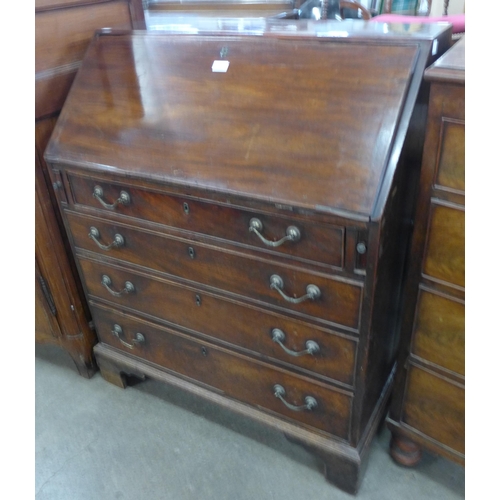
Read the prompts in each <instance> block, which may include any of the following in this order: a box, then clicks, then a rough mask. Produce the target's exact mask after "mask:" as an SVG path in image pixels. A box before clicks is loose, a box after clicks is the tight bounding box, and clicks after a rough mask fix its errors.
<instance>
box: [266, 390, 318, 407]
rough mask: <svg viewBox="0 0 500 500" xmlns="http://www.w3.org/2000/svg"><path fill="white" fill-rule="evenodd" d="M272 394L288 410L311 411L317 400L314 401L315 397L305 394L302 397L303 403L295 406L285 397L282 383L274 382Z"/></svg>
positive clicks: (316, 404)
mask: <svg viewBox="0 0 500 500" xmlns="http://www.w3.org/2000/svg"><path fill="white" fill-rule="evenodd" d="M273 391H274V395H275V397H277V398H278V399H279V400H280V401H281V402H282V403H283V404H284V405H285V406H286V407H287V408H288V409H289V410H293V411H304V410H307V411H312V410H314V408H316V407H317V406H318V402H317V401H316V398H313V397H312V396H306V397H305V398H304V403H305V404H303V405H301V406H295V405H292V404H291V403H289V402H288V401H287V400H286V399H285V395H286V391H285V388H284V387H283V386H282V385H279V384H276V385H275V386H274V387H273Z"/></svg>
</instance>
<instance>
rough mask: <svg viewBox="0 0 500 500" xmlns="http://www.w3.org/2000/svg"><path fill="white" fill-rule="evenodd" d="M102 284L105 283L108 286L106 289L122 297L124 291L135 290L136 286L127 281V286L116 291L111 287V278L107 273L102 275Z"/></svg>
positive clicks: (105, 286) (131, 291) (115, 295)
mask: <svg viewBox="0 0 500 500" xmlns="http://www.w3.org/2000/svg"><path fill="white" fill-rule="evenodd" d="M101 285H103V286H104V288H106V290H107V291H108V292H109V293H110V294H111V295H113V296H114V297H121V296H122V295H123V294H124V293H133V292H135V286H134V284H133V283H131V282H130V281H125V288H124V289H123V290H122V291H121V292H115V291H114V290H112V289H111V288H110V287H111V278H110V277H109V276H108V275H106V274H103V275H102V278H101Z"/></svg>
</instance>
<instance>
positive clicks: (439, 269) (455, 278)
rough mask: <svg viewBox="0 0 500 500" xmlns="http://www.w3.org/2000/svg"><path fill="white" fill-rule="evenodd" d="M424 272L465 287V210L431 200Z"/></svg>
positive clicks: (432, 276)
mask: <svg viewBox="0 0 500 500" xmlns="http://www.w3.org/2000/svg"><path fill="white" fill-rule="evenodd" d="M423 272H424V274H426V275H428V276H429V277H430V278H436V279H438V280H440V281H444V282H447V283H450V284H452V285H457V286H459V287H462V288H464V287H465V211H464V210H463V209H462V207H460V206H458V205H457V206H456V207H454V208H452V207H451V206H445V205H441V204H438V203H436V202H435V201H433V203H432V204H431V214H430V224H429V233H428V239H427V246H426V251H425V257H424V263H423Z"/></svg>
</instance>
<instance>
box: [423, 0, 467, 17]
mask: <svg viewBox="0 0 500 500" xmlns="http://www.w3.org/2000/svg"><path fill="white" fill-rule="evenodd" d="M443 5H444V2H443V0H432V7H431V13H430V15H431V16H441V15H442V14H443ZM464 8H465V0H450V4H449V6H448V14H449V15H451V14H463V12H464Z"/></svg>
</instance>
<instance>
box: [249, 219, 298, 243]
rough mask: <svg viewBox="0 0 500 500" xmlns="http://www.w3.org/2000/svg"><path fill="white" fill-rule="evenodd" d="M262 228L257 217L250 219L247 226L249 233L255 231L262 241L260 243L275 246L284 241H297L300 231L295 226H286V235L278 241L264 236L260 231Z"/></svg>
mask: <svg viewBox="0 0 500 500" xmlns="http://www.w3.org/2000/svg"><path fill="white" fill-rule="evenodd" d="M263 228H264V226H263V224H262V222H261V221H260V219H257V217H254V218H252V219H250V226H249V228H248V230H249V231H250V232H251V233H255V234H256V235H257V236H258V237H259V239H260V241H262V243H264V244H265V245H267V246H268V247H273V248H276V247H279V246H281V245H283V243H285V242H286V241H299V240H300V231H299V229H298V228H297V227H295V226H288V227H287V228H286V236H283V238H281V239H280V240H278V241H270V240H268V239H267V238H264V236H262V234H261V231H262V230H263Z"/></svg>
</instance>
